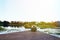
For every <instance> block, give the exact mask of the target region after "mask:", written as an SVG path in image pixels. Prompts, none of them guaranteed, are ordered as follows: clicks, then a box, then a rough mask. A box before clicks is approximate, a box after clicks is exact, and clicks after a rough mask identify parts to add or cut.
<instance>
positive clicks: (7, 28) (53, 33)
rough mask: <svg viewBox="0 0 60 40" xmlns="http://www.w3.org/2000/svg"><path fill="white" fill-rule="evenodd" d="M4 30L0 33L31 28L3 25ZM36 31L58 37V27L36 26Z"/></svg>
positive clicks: (59, 35)
mask: <svg viewBox="0 0 60 40" xmlns="http://www.w3.org/2000/svg"><path fill="white" fill-rule="evenodd" d="M4 28H5V29H6V30H5V31H1V32H0V34H7V33H12V32H22V31H28V30H31V29H25V28H24V27H19V28H17V27H4ZM37 31H41V32H44V33H47V34H50V35H53V36H56V37H59V38H60V29H51V28H46V29H40V28H38V27H37Z"/></svg>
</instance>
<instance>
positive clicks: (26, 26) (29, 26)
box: [24, 24, 32, 28]
mask: <svg viewBox="0 0 60 40" xmlns="http://www.w3.org/2000/svg"><path fill="white" fill-rule="evenodd" d="M24 27H25V28H31V27H32V26H31V25H29V24H25V25H24Z"/></svg>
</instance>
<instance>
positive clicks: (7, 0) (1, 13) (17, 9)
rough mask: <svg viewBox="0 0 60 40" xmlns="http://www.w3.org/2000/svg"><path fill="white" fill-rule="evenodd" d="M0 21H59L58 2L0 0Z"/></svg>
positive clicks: (53, 0)
mask: <svg viewBox="0 0 60 40" xmlns="http://www.w3.org/2000/svg"><path fill="white" fill-rule="evenodd" d="M0 20H2V21H4V20H8V21H57V20H60V0H0Z"/></svg>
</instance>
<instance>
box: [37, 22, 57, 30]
mask: <svg viewBox="0 0 60 40" xmlns="http://www.w3.org/2000/svg"><path fill="white" fill-rule="evenodd" d="M37 26H38V27H40V28H41V29H44V28H55V27H56V23H54V22H47V23H46V22H39V23H38V24H37Z"/></svg>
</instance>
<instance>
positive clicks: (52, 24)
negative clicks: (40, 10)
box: [0, 21, 60, 28]
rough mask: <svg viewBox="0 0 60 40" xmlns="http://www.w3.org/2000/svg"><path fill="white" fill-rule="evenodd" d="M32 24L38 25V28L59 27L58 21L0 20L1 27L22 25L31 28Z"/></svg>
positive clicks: (59, 22)
mask: <svg viewBox="0 0 60 40" xmlns="http://www.w3.org/2000/svg"><path fill="white" fill-rule="evenodd" d="M33 25H35V26H37V27H40V28H55V27H60V21H55V22H44V21H41V22H35V21H32V22H21V21H11V22H9V21H0V26H3V27H8V26H11V27H22V26H24V27H25V28H31V27H32V26H33Z"/></svg>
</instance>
